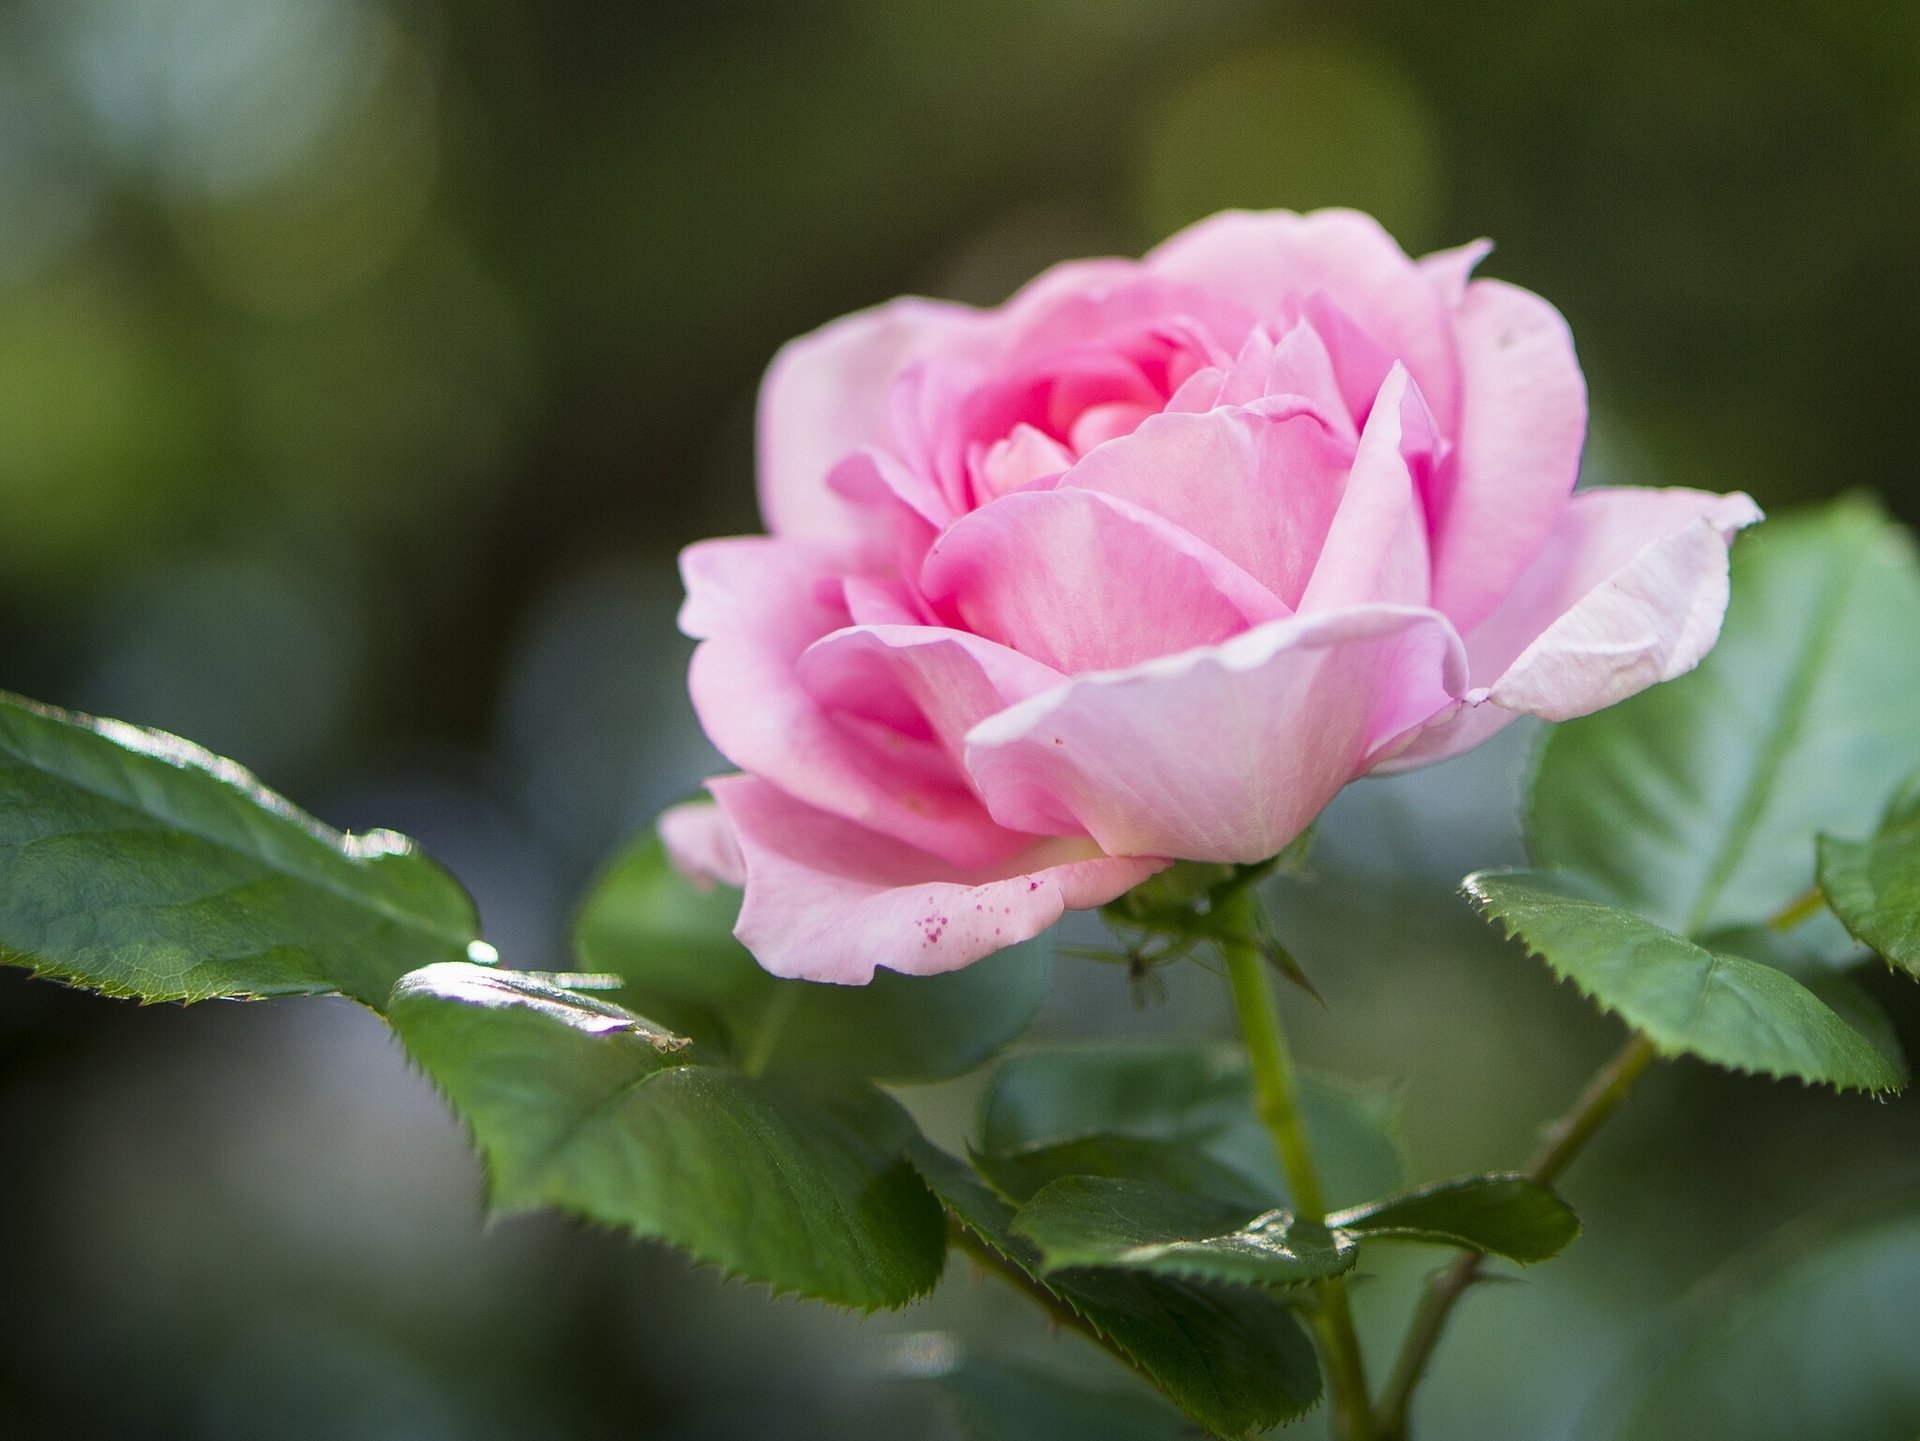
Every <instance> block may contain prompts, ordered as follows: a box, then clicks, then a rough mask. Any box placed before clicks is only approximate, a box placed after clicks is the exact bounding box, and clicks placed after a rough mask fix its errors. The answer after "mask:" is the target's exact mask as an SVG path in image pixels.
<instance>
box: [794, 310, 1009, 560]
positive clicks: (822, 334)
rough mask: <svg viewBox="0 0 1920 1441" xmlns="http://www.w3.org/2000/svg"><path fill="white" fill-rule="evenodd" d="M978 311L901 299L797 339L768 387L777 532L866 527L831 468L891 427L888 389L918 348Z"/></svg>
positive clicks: (840, 533)
mask: <svg viewBox="0 0 1920 1441" xmlns="http://www.w3.org/2000/svg"><path fill="white" fill-rule="evenodd" d="M977 314H978V312H976V311H974V310H972V309H970V308H969V307H967V306H963V305H949V304H946V303H944V302H941V301H934V300H918V299H905V300H895V301H892V302H890V303H888V304H886V305H882V306H878V307H876V308H875V309H872V310H863V311H860V312H858V313H857V314H854V315H849V316H845V317H844V318H842V319H839V320H836V321H833V322H832V323H830V324H828V325H825V326H822V327H821V328H820V329H819V330H816V331H814V332H812V333H811V334H809V335H803V336H801V337H800V338H799V339H797V340H792V341H789V342H788V343H787V344H786V345H785V346H783V347H782V348H781V350H780V352H779V354H777V355H776V356H774V358H773V364H772V365H771V366H770V367H769V368H768V370H767V377H766V380H765V381H764V382H763V383H762V385H761V387H760V412H759V420H758V430H759V467H760V513H761V516H762V517H763V518H764V519H765V521H766V523H767V529H768V530H770V531H772V532H773V533H774V534H775V535H780V536H790V537H796V538H805V539H828V540H838V539H845V538H847V537H848V536H850V535H852V534H855V533H856V532H857V530H858V527H857V526H856V525H854V523H853V516H852V512H851V510H850V508H849V507H848V505H847V503H846V502H845V501H844V500H843V499H842V498H841V497H839V496H838V495H836V494H834V493H833V492H832V491H831V490H830V489H829V488H828V486H827V475H828V473H829V472H830V471H831V470H832V469H833V467H834V465H835V464H836V463H837V462H838V461H839V460H840V459H841V458H842V457H844V456H846V455H847V454H848V453H850V452H852V451H854V450H857V449H859V448H860V447H861V446H865V445H877V444H880V443H882V442H883V441H884V439H885V437H886V416H887V397H888V391H889V390H890V388H891V386H892V382H893V379H894V377H895V375H897V374H898V373H899V371H900V370H901V368H902V367H903V366H904V365H905V364H907V363H908V361H909V359H910V358H911V357H912V356H913V354H914V353H915V352H916V351H917V350H918V349H919V348H920V347H922V346H925V345H927V344H929V343H931V341H932V340H933V339H934V338H935V337H937V336H939V335H941V334H942V333H943V332H945V331H946V330H948V329H950V328H953V327H955V326H956V325H963V324H966V323H969V322H971V321H973V320H974V319H975V318H976V317H977Z"/></svg>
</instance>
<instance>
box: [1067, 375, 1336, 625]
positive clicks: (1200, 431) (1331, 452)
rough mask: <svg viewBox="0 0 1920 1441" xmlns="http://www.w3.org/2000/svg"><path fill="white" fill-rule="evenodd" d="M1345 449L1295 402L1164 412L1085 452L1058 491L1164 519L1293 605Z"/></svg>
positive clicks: (1332, 499) (1322, 534)
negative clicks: (1082, 493)
mask: <svg viewBox="0 0 1920 1441" xmlns="http://www.w3.org/2000/svg"><path fill="white" fill-rule="evenodd" d="M1352 456H1353V450H1352V447H1351V446H1350V445H1349V444H1348V443H1347V442H1346V441H1344V440H1343V439H1341V437H1340V436H1339V435H1338V434H1337V433H1336V432H1335V431H1334V429H1333V428H1332V427H1331V426H1330V425H1329V424H1328V423H1327V422H1326V421H1325V420H1323V419H1322V418H1321V417H1320V416H1319V415H1318V414H1316V413H1315V412H1314V411H1313V410H1311V409H1310V408H1308V407H1307V405H1306V403H1305V402H1304V401H1290V400H1285V399H1284V398H1282V399H1280V400H1279V401H1278V402H1276V403H1269V402H1266V401H1262V402H1260V403H1257V404H1255V405H1251V406H1230V407H1223V408H1221V409H1218V410H1210V411H1207V412H1205V413H1204V414H1163V415H1156V416H1153V417H1151V418H1149V419H1148V420H1146V421H1144V422H1143V423H1142V424H1141V426H1140V428H1139V429H1138V430H1136V431H1135V432H1134V433H1133V434H1132V435H1129V436H1126V437H1124V438H1122V439H1120V440H1113V441H1109V442H1107V444H1105V445H1103V446H1100V447H1099V448H1098V449H1096V450H1091V451H1089V452H1087V454H1086V455H1085V456H1083V457H1081V460H1080V463H1079V464H1078V465H1076V466H1075V467H1074V468H1073V469H1072V470H1070V471H1068V472H1067V473H1066V475H1065V476H1064V477H1063V478H1062V479H1061V482H1060V488H1061V489H1062V490H1065V489H1068V488H1076V489H1081V490H1094V491H1099V492H1100V493H1101V494H1102V495H1109V496H1113V497H1115V498H1116V499H1119V500H1125V501H1131V502H1132V503H1133V504H1134V505H1136V506H1139V507H1141V508H1142V509H1145V510H1150V511H1152V512H1154V513H1155V514H1156V515H1159V516H1162V517H1163V518H1165V519H1167V520H1169V521H1172V522H1173V524H1174V525H1176V526H1178V527H1179V528H1180V529H1182V530H1184V531H1186V532H1188V533H1189V534H1191V535H1193V536H1195V537H1197V538H1198V539H1199V540H1201V541H1203V542H1205V543H1206V544H1207V545H1208V546H1210V547H1212V548H1213V549H1214V550H1216V551H1218V552H1219V553H1220V554H1221V555H1223V556H1225V557H1226V558H1227V559H1228V560H1230V561H1232V562H1233V563H1234V564H1235V565H1237V566H1238V567H1239V568H1240V569H1241V570H1243V571H1245V572H1246V573H1247V574H1248V575H1250V576H1252V577H1253V578H1254V579H1255V580H1257V581H1258V582H1260V584H1261V585H1263V586H1265V587H1266V588H1267V589H1268V590H1269V591H1271V592H1272V593H1273V594H1274V595H1275V596H1277V597H1279V599H1280V600H1281V602H1282V603H1283V604H1285V605H1287V606H1289V607H1294V606H1297V605H1298V604H1299V602H1300V596H1301V593H1302V592H1303V591H1304V590H1305V589H1306V586H1307V578H1308V576H1309V575H1311V573H1312V570H1313V563H1314V561H1315V559H1316V558H1317V557H1318V556H1319V554H1320V546H1321V543H1322V542H1323V541H1324V539H1325V538H1326V534H1327V527H1328V526H1329V525H1330V524H1331V523H1332V521H1333V515H1334V511H1335V509H1336V507H1337V506H1338V505H1339V502H1340V493H1341V489H1342V487H1343V486H1344V484H1345V481H1346V475H1347V467H1348V465H1349V464H1350V463H1351V461H1352Z"/></svg>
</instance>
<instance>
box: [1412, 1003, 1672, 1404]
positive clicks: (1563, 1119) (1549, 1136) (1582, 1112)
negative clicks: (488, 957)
mask: <svg viewBox="0 0 1920 1441" xmlns="http://www.w3.org/2000/svg"><path fill="white" fill-rule="evenodd" d="M1656 1054H1657V1053H1656V1052H1655V1051H1654V1048H1653V1042H1651V1041H1649V1040H1648V1039H1647V1038H1646V1037H1645V1036H1642V1035H1640V1034H1638V1033H1635V1034H1634V1035H1631V1036H1629V1037H1628V1038H1627V1041H1626V1044H1625V1045H1623V1046H1621V1047H1620V1049H1619V1050H1618V1051H1616V1052H1614V1054H1613V1056H1612V1057H1611V1058H1610V1059H1609V1060H1608V1061H1607V1063H1606V1064H1605V1065H1603V1066H1602V1067H1601V1068H1600V1069H1599V1070H1598V1071H1596V1072H1594V1074H1593V1078H1592V1079H1591V1080H1590V1081H1588V1082H1587V1085H1586V1088H1585V1089H1584V1090H1582V1091H1581V1092H1580V1095H1579V1098H1578V1099H1577V1100H1575V1101H1574V1103H1573V1105H1571V1106H1570V1107H1568V1108H1567V1110H1566V1111H1565V1112H1564V1113H1563V1114H1562V1115H1561V1116H1560V1118H1559V1119H1558V1120H1556V1121H1555V1122H1554V1123H1553V1124H1552V1125H1550V1126H1549V1127H1548V1128H1547V1131H1546V1134H1545V1135H1544V1136H1542V1137H1541V1139H1540V1148H1539V1150H1537V1151H1535V1152H1534V1155H1533V1159H1532V1160H1531V1161H1530V1162H1528V1164H1527V1174H1528V1175H1529V1176H1531V1177H1532V1178H1533V1179H1534V1180H1536V1181H1539V1182H1540V1183H1541V1184H1542V1185H1551V1184H1552V1183H1553V1182H1554V1181H1555V1180H1556V1179H1558V1177H1559V1176H1560V1174H1561V1173H1562V1172H1563V1171H1565V1170H1566V1169H1567V1167H1568V1166H1570V1165H1572V1164H1573V1160H1574V1157H1576V1156H1578V1155H1579V1154H1580V1153H1581V1151H1583V1150H1585V1149H1586V1145H1587V1142H1589V1141H1590V1140H1592V1139H1593V1134H1594V1132H1595V1131H1597V1130H1599V1129H1600V1126H1601V1124H1602V1123H1603V1122H1605V1120H1606V1119H1607V1117H1609V1116H1611V1115H1612V1114H1613V1113H1614V1111H1615V1110H1616V1109H1617V1108H1618V1107H1619V1105H1620V1103H1621V1102H1622V1101H1624V1100H1625V1099H1626V1098H1627V1094H1628V1093H1629V1092H1630V1091H1632V1089H1633V1087H1634V1085H1635V1083H1636V1082H1638V1081H1639V1079H1640V1077H1641V1076H1642V1075H1644V1074H1645V1073H1646V1070H1647V1067H1648V1066H1650V1065H1652V1064H1653V1062H1654V1059H1655V1056H1656ZM1486 1259H1487V1258H1486V1255H1485V1254H1484V1253H1483V1252H1480V1251H1469V1252H1467V1253H1466V1254H1465V1255H1463V1256H1461V1257H1460V1258H1459V1259H1458V1260H1456V1261H1455V1262H1454V1263H1453V1264H1452V1265H1450V1266H1447V1267H1445V1268H1444V1269H1442V1270H1440V1271H1437V1272H1435V1273H1434V1275H1433V1277H1432V1278H1431V1279H1430V1280H1429V1281H1428V1282H1427V1289H1426V1293H1425V1294H1424V1295H1423V1296H1422V1297H1421V1300H1420V1306H1419V1309H1418V1310H1417V1311H1415V1312H1414V1316H1413V1322H1412V1324H1411V1325H1410V1326H1409V1327H1408V1328H1407V1339H1406V1342H1405V1344H1404V1345H1403V1346H1402V1347H1401V1349H1400V1357H1399V1359H1398V1360H1397V1361H1395V1362H1394V1367H1393V1374H1392V1376H1391V1377H1389V1378H1388V1381H1387V1387H1386V1390H1385V1391H1384V1392H1383V1393H1382V1395H1381V1398H1380V1411H1379V1416H1378V1427H1379V1435H1380V1438H1381V1441H1406V1438H1407V1436H1408V1435H1409V1434H1410V1433H1409V1431H1408V1426H1409V1422H1410V1412H1411V1410H1412V1405H1413V1393H1414V1391H1415V1390H1416V1389H1417V1388H1418V1387H1419V1385H1420V1379H1421V1377H1423V1376H1424V1375H1426V1371H1427V1364H1428V1362H1430V1361H1431V1360H1432V1359H1433V1352H1434V1348H1435V1347H1436V1346H1438V1345H1439V1344H1440V1334H1441V1332H1442V1331H1444V1330H1445V1329H1446V1325H1447V1319H1448V1317H1450V1316H1451V1315H1452V1314H1453V1308H1454V1307H1455V1306H1456V1305H1457V1304H1458V1303H1459V1301H1460V1298H1461V1296H1463V1295H1464V1294H1466V1291H1467V1288H1468V1287H1470V1286H1472V1285H1473V1283H1474V1280H1475V1279H1476V1278H1477V1277H1478V1276H1479V1274H1480V1268H1481V1266H1482V1265H1484V1264H1485V1263H1486Z"/></svg>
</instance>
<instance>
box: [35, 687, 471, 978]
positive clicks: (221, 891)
mask: <svg viewBox="0 0 1920 1441" xmlns="http://www.w3.org/2000/svg"><path fill="white" fill-rule="evenodd" d="M478 935H479V923H478V920H477V918H476V917H475V915H474V910H473V903H472V902H471V901H470V900H469V899H468V898H467V895H466V892H464V891H463V890H461V888H460V886H459V883H458V882H456V881H455V880H454V879H453V877H452V876H450V875H448V874H447V873H446V872H445V871H443V870H442V869H440V867H439V866H437V865H435V864H434V863H433V862H432V861H430V860H428V859H427V858H426V857H425V856H424V855H422V854H420V852H419V851H417V850H416V849H415V848H414V847H413V844H412V843H411V842H410V841H408V840H406V839H405V838H404V837H401V836H397V835H394V834H393V833H391V832H389V831H376V832H373V833H371V834H368V835H361V836H347V835H342V834H341V833H339V832H338V831H334V830H330V829H328V828H327V827H326V826H323V825H321V824H320V823H319V822H318V821H316V820H314V819H313V818H312V817H311V816H308V815H305V814H304V813H302V812H301V811H299V810H297V809H295V808H294V807H293V806H292V805H290V804H289V803H288V802H287V801H285V800H283V799H282V798H281V797H279V796H277V795H275V794H274V793H273V792H271V791H269V790H267V789H266V788H264V787H263V786H262V785H261V784H260V783H259V782H258V781H257V780H255V779H254V777H253V776H252V775H250V774H249V773H248V772H246V771H245V770H243V769H242V768H241V767H239V766H237V765H235V764H234V763H233V762H231V761H227V760H222V759H221V758H220V757H218V756H215V755H212V754H211V753H209V752H208V751H206V750H203V749H202V748H200V747H199V746H196V745H193V744H192V743H191V742H189V741H184V740H181V739H180V738H179V737H178V736H171V735H167V734H165V733H163V732H160V731H152V730H142V729H140V728H138V727H136V726H130V725H126V724H123V723H122V722H119V721H109V720H95V719H93V718H91V717H88V716H82V715H75V714H71V713H68V712H65V711H59V710H55V709H53V708H51V707H48V706H42V705H39V704H37V703H35V702H32V701H28V700H23V699H21V698H19V697H17V696H10V695H6V694H4V693H0V960H4V961H6V962H7V963H10V964H13V965H21V966H26V967H28V968H29V969H31V970H33V971H35V972H37V973H39V974H41V975H45V976H49V977H52V978H54V979H57V980H62V981H66V982H68V983H70V984H73V985H78V986H85V987H87V988H89V989H92V990H96V991H103V992H105V993H107V994H109V995H116V996H133V997H138V998H139V999H141V1000H146V1001H198V1000H206V999H209V998H212V997H215V996H229V997H254V996H277V995H319V994H325V993H329V992H334V991H338V992H341V993H343V994H345V995H349V996H352V997H353V998H354V999H355V1000H358V1001H362V1002H364V1003H366V1004H367V1005H369V1006H373V1007H376V1008H378V1007H380V1006H383V1005H384V1004H385V1003H386V1000H387V994H388V992H389V991H391V990H392V989H393V983H394V982H395V981H396V980H398V979H399V978H400V977H401V976H402V975H404V974H406V973H407V972H408V971H411V970H415V969H417V968H419V967H421V966H426V965H431V964H433V963H435V962H439V961H449V960H460V959H463V958H465V957H466V956H467V955H468V954H469V948H470V947H471V946H472V945H473V943H474V942H475V939H476V937H477V936H478Z"/></svg>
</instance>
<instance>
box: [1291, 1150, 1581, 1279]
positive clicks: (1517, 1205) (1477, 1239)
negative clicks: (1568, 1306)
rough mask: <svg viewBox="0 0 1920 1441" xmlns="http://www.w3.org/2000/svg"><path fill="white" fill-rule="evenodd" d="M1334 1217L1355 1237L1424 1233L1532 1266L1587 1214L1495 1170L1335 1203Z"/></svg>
mask: <svg viewBox="0 0 1920 1441" xmlns="http://www.w3.org/2000/svg"><path fill="white" fill-rule="evenodd" d="M1327 1225H1328V1226H1329V1227H1331V1228H1333V1229H1334V1230H1335V1231H1338V1232H1341V1233H1343V1234H1344V1235H1346V1236H1349V1237H1351V1238H1352V1239H1353V1240H1355V1241H1423V1242H1427V1243H1429V1244H1431V1245H1436V1246H1458V1247H1460V1248H1461V1249H1462V1250H1467V1251H1487V1252H1491V1253H1492V1254H1493V1255H1496V1256H1504V1257H1506V1258H1507V1259H1508V1260H1509V1261H1518V1262H1519V1263H1520V1264H1521V1265H1523V1266H1530V1265H1532V1264H1533V1263H1534V1262H1536V1261H1545V1260H1547V1259H1549V1258H1550V1257H1553V1256H1557V1255H1559V1254H1560V1252H1562V1251H1563V1250H1565V1249H1566V1248H1567V1246H1568V1245H1569V1244H1570V1243H1571V1242H1572V1241H1573V1239H1574V1237H1576V1236H1578V1235H1579V1234H1580V1218H1579V1217H1577V1216H1576V1215H1574V1214H1573V1208H1572V1207H1571V1206H1569V1205H1568V1204H1567V1203H1566V1202H1565V1201H1563V1200H1561V1199H1560V1198H1559V1197H1558V1196H1556V1195H1555V1194H1554V1193H1553V1191H1552V1189H1551V1188H1549V1187H1547V1186H1543V1185H1541V1184H1540V1182H1538V1181H1536V1180H1533V1179H1532V1178H1531V1177H1528V1176H1520V1175H1514V1174H1511V1173H1494V1174H1489V1175H1482V1176H1461V1177H1458V1178H1456V1179H1454V1180H1449V1181H1435V1182H1432V1183H1430V1184H1428V1185H1425V1186H1416V1187H1414V1188H1413V1189H1411V1190H1407V1191H1401V1192H1399V1193H1398V1194H1396V1195H1392V1196H1385V1197H1382V1198H1381V1199H1380V1200H1378V1201H1369V1202H1367V1203H1366V1204H1365V1205H1362V1206H1351V1207H1349V1208H1347V1209H1346V1210H1344V1211H1335V1212H1334V1213H1333V1214H1332V1215H1330V1216H1328V1217H1327Z"/></svg>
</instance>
